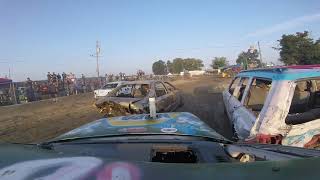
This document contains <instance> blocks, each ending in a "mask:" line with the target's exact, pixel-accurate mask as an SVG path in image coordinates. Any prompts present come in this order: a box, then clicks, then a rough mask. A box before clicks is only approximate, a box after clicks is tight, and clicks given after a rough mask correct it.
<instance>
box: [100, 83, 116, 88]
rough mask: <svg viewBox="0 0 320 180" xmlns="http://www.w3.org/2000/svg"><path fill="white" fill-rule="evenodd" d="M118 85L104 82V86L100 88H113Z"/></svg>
mask: <svg viewBox="0 0 320 180" xmlns="http://www.w3.org/2000/svg"><path fill="white" fill-rule="evenodd" d="M117 86H118V84H117V83H112V84H106V85H105V86H103V88H102V89H114V88H116V87H117Z"/></svg>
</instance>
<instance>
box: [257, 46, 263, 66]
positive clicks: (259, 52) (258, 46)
mask: <svg viewBox="0 0 320 180" xmlns="http://www.w3.org/2000/svg"><path fill="white" fill-rule="evenodd" d="M258 48H259V55H260V62H261V65H262V53H261V48H260V42H259V41H258Z"/></svg>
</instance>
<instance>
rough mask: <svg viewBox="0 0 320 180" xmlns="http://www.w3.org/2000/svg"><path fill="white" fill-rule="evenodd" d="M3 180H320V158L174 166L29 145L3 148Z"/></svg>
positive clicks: (0, 171) (0, 167) (0, 173)
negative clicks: (86, 154) (57, 150)
mask: <svg viewBox="0 0 320 180" xmlns="http://www.w3.org/2000/svg"><path fill="white" fill-rule="evenodd" d="M0 159H1V162H0V176H1V179H5V180H6V179H8V180H11V179H100V180H101V179H113V178H114V179H132V180H139V179H154V180H156V179H232V180H235V179H272V180H276V179H279V180H284V179H318V176H319V173H318V172H317V171H316V170H315V169H316V167H318V166H319V165H320V158H308V159H293V160H286V161H260V162H254V163H214V164H211V163H203V164H175V163H150V162H130V161H117V160H111V159H103V158H99V157H93V156H74V155H71V154H61V153H59V152H55V151H50V150H45V149H39V148H37V147H36V146H30V145H8V144H4V145H0Z"/></svg>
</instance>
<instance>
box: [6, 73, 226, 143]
mask: <svg viewBox="0 0 320 180" xmlns="http://www.w3.org/2000/svg"><path fill="white" fill-rule="evenodd" d="M229 82H230V79H222V78H217V77H215V78H214V77H201V78H199V77H197V78H192V79H189V80H178V81H175V82H172V84H174V85H175V86H176V87H177V88H179V89H181V90H182V91H183V98H184V106H183V107H181V108H179V109H177V111H186V112H191V113H193V114H195V115H196V116H198V117H199V118H200V119H201V120H203V121H204V122H206V123H207V124H208V125H209V126H211V127H212V128H213V129H215V130H216V131H217V132H218V133H220V134H222V135H223V136H225V137H227V138H230V137H231V128H230V124H229V122H228V120H227V118H226V117H225V115H224V109H223V108H224V107H223V102H222V96H221V93H220V92H221V91H222V90H223V89H224V88H226V87H227V85H228V84H229ZM101 117H102V115H101V114H99V113H97V110H96V109H95V108H94V107H93V94H92V93H86V94H80V95H73V96H69V97H60V98H57V99H56V100H53V99H50V100H44V101H39V102H33V103H27V104H22V105H14V106H7V107H0V141H1V142H18V143H31V142H40V141H43V140H47V139H50V138H53V137H56V136H58V135H60V134H62V133H65V132H67V131H69V130H71V129H74V128H77V127H79V126H81V125H83V124H85V123H88V122H91V121H94V120H96V119H99V118H101Z"/></svg>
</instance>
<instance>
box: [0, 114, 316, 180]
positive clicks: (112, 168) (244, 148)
mask: <svg viewBox="0 0 320 180" xmlns="http://www.w3.org/2000/svg"><path fill="white" fill-rule="evenodd" d="M150 114H151V113H150ZM319 157H320V151H318V150H311V149H303V148H298V147H285V146H280V145H266V144H240V143H234V142H231V141H229V140H227V139H225V138H224V137H222V136H221V135H219V134H218V133H217V132H216V131H214V130H213V129H211V128H210V127H209V126H208V125H206V124H205V123H204V122H203V121H201V120H200V119H199V118H197V117H196V116H194V115H193V114H190V113H186V112H179V113H159V114H155V115H154V116H151V115H149V114H138V115H130V116H121V117H111V118H103V119H100V120H97V121H93V122H91V123H89V124H86V125H83V126H81V127H79V128H77V129H74V130H72V131H69V132H67V133H65V134H63V135H60V136H59V137H56V138H54V139H52V140H48V141H46V142H43V143H39V144H0V159H1V161H0V176H1V179H5V180H6V179H8V180H9V179H10V180H11V179H98V180H102V179H131V180H143V179H154V180H156V179H161V180H162V179H235V178H236V179H258V178H264V179H265V178H266V177H267V178H268V179H305V177H308V179H309V178H310V177H313V178H315V177H318V172H317V171H315V170H314V166H317V165H319V164H320V158H319ZM311 179H312V178H311Z"/></svg>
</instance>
